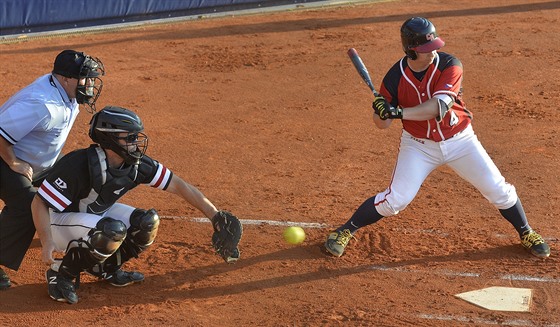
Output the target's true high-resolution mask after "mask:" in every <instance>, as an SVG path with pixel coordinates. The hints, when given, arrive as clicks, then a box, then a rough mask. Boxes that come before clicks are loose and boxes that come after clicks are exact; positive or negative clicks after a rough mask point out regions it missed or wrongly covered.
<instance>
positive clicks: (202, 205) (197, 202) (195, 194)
mask: <svg viewBox="0 0 560 327" xmlns="http://www.w3.org/2000/svg"><path fill="white" fill-rule="evenodd" d="M166 191H168V192H171V193H173V194H177V195H178V196H180V197H182V198H183V199H185V201H187V202H188V203H190V204H191V205H192V206H193V207H195V208H197V209H198V210H200V211H201V212H202V213H204V215H205V216H206V217H208V218H209V219H212V217H214V215H215V214H216V213H217V212H218V209H216V207H215V206H214V204H212V202H210V200H208V199H207V198H206V196H204V194H202V192H200V191H199V190H198V189H197V188H196V187H194V186H193V185H191V184H189V183H187V182H185V181H184V180H183V179H182V178H181V177H179V176H177V175H173V177H172V178H171V182H170V183H169V186H168V187H167V189H166Z"/></svg>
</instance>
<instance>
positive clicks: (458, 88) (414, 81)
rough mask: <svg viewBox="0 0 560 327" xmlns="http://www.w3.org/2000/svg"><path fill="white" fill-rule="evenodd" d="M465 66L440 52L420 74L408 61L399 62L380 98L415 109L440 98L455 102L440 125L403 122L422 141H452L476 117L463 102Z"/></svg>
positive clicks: (388, 77)
mask: <svg viewBox="0 0 560 327" xmlns="http://www.w3.org/2000/svg"><path fill="white" fill-rule="evenodd" d="M462 82H463V65H462V64H461V62H460V61H459V59H457V58H455V57H454V56H452V55H450V54H447V53H444V52H438V53H437V55H436V57H435V59H434V61H433V62H432V64H431V65H430V66H429V67H428V68H427V69H426V70H425V71H423V72H420V73H416V72H414V71H412V70H411V69H410V67H408V63H407V59H406V57H404V58H402V59H401V60H399V61H398V62H397V63H395V65H393V67H391V69H390V70H389V71H388V72H387V75H385V77H384V78H383V83H382V85H381V88H380V94H381V95H383V96H384V97H385V99H387V101H388V102H389V103H390V104H391V105H393V106H394V107H397V106H400V107H401V108H407V107H414V106H417V105H419V104H421V103H424V102H426V101H428V100H429V99H431V98H433V97H434V96H436V95H438V94H444V95H448V96H450V97H452V98H453V99H454V102H453V106H452V107H451V108H450V109H449V111H448V112H447V114H446V115H445V116H444V117H443V119H442V120H441V121H440V122H439V123H438V122H437V121H436V119H435V118H433V119H430V120H425V121H412V120H404V119H403V120H402V124H403V128H404V129H405V130H406V131H407V132H409V133H410V134H412V136H414V137H416V138H419V139H430V140H433V141H436V142H439V141H443V140H446V139H449V138H450V137H452V136H454V135H455V134H457V133H459V132H461V131H463V130H464V129H465V128H466V127H467V126H469V124H470V123H471V119H472V114H471V113H470V112H469V111H468V110H467V108H466V106H465V103H464V102H463V99H462Z"/></svg>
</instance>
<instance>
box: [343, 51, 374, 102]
mask: <svg viewBox="0 0 560 327" xmlns="http://www.w3.org/2000/svg"><path fill="white" fill-rule="evenodd" d="M348 57H350V60H352V63H353V64H354V67H356V70H357V71H358V74H360V76H361V77H362V79H363V80H364V82H365V83H366V84H367V86H368V87H369V89H370V90H371V92H373V95H374V96H376V97H377V96H379V93H377V90H376V89H375V86H373V82H372V81H371V77H370V76H369V72H368V70H367V68H366V65H364V62H363V61H362V58H360V55H359V54H358V51H356V49H354V48H350V49H348Z"/></svg>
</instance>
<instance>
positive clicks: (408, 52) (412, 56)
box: [404, 50, 418, 60]
mask: <svg viewBox="0 0 560 327" xmlns="http://www.w3.org/2000/svg"><path fill="white" fill-rule="evenodd" d="M404 53H405V54H406V56H407V57H408V58H410V59H411V60H416V59H417V58H418V54H417V53H416V51H414V50H405V51H404Z"/></svg>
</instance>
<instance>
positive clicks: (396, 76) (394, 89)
mask: <svg viewBox="0 0 560 327" xmlns="http://www.w3.org/2000/svg"><path fill="white" fill-rule="evenodd" d="M400 76H401V69H400V61H398V62H397V63H395V64H394V65H393V67H391V69H389V71H388V72H387V74H386V75H385V77H384V78H383V82H382V83H381V87H380V88H379V94H381V95H382V96H383V97H384V98H385V99H386V100H387V102H389V103H390V104H391V105H392V106H393V107H397V106H398V105H399V101H398V99H399V81H400Z"/></svg>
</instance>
